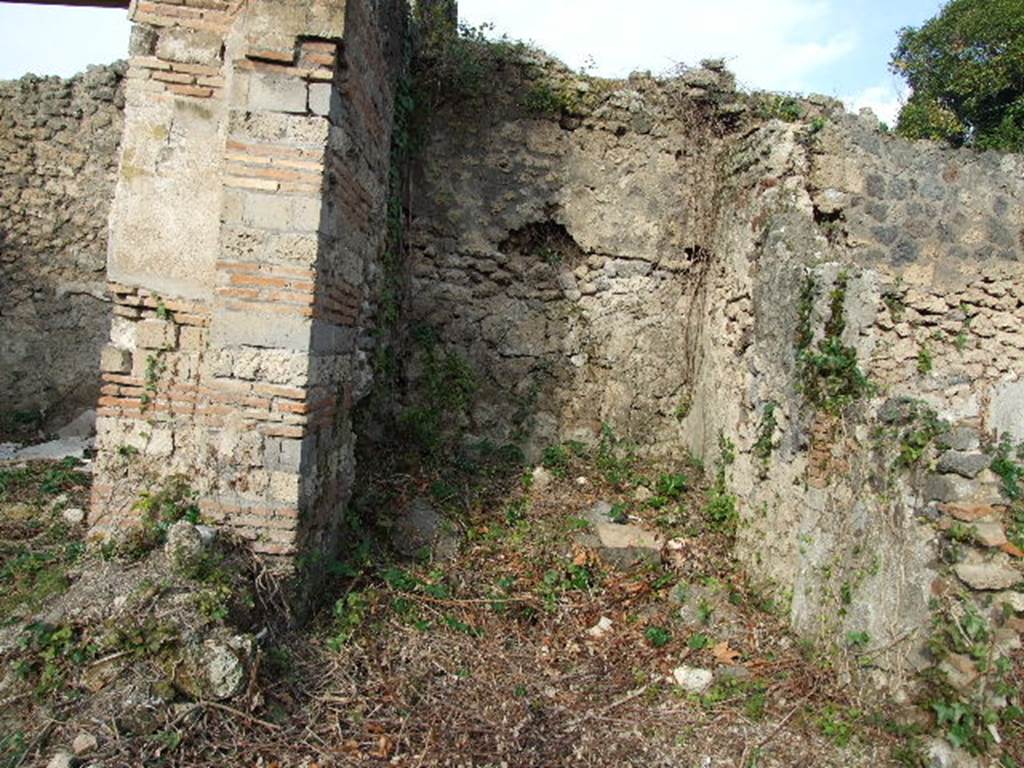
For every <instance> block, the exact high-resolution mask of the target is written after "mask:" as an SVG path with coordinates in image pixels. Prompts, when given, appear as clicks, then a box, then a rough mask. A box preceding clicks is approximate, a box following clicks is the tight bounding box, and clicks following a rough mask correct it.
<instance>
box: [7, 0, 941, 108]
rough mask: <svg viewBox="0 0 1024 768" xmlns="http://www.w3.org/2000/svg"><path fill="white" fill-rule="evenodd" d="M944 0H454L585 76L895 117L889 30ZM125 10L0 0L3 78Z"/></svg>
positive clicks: (114, 40) (42, 65)
mask: <svg viewBox="0 0 1024 768" xmlns="http://www.w3.org/2000/svg"><path fill="white" fill-rule="evenodd" d="M942 4H943V3H942V0H715V1H714V2H708V0H629V2H622V0H460V3H459V6H460V12H461V15H462V18H463V19H464V20H465V21H466V22H468V23H470V24H473V25H479V24H481V23H484V22H491V23H493V24H494V25H495V28H496V29H495V32H496V33H499V34H500V33H505V34H508V35H509V36H511V37H514V38H518V39H523V40H528V41H532V42H535V43H537V44H539V45H540V46H541V47H543V48H545V49H546V50H548V51H550V52H551V53H553V54H555V55H557V56H559V57H560V58H562V59H563V60H565V61H566V62H567V63H568V64H570V65H571V66H574V67H581V66H584V65H585V64H588V63H591V64H593V65H594V66H593V67H592V69H591V71H592V72H593V73H594V74H599V75H609V76H618V75H625V74H628V73H629V72H630V71H631V70H634V69H641V70H651V71H653V72H656V73H657V72H664V71H666V70H668V69H669V68H671V67H672V65H673V64H675V63H690V64H692V63H696V62H698V61H699V60H700V59H702V58H707V57H723V58H725V59H726V60H727V61H728V63H729V66H730V68H731V69H732V70H733V71H734V72H736V75H737V77H738V79H739V81H740V83H741V84H742V85H744V86H746V87H748V88H764V89H770V90H781V91H794V92H804V93H809V92H817V93H824V94H826V95H829V96H836V97H838V98H842V99H844V100H845V101H847V103H848V105H849V106H851V107H860V106H871V107H872V108H873V109H875V111H876V112H878V113H879V115H880V116H881V117H882V118H883V119H886V120H890V121H891V120H892V118H893V116H894V114H895V111H896V110H897V109H898V106H899V98H900V89H899V81H898V80H897V79H896V78H895V77H894V76H893V75H891V74H890V73H889V72H888V70H887V64H888V61H889V53H890V52H891V51H892V48H893V46H894V45H895V42H896V32H897V30H898V29H899V28H900V27H902V26H905V25H917V24H920V23H921V22H922V21H924V20H925V19H927V18H930V17H931V16H933V15H935V13H936V12H937V11H938V10H939V8H940V7H941V6H942ZM127 41H128V24H127V21H126V20H125V12H124V11H118V10H99V9H92V8H64V7H59V6H58V7H39V6H24V5H18V4H11V3H0V79H9V78H14V77H19V76H21V75H22V74H25V73H26V72H34V73H36V74H58V75H63V76H67V75H70V74H73V73H74V72H77V71H79V70H81V69H83V68H84V67H85V66H86V65H87V64H94V63H104V62H109V61H113V60H114V59H117V58H120V57H123V56H124V55H125V54H126V50H127Z"/></svg>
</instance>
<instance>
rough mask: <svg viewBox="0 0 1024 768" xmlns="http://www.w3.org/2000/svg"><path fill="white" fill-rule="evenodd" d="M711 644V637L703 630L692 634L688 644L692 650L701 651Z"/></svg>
mask: <svg viewBox="0 0 1024 768" xmlns="http://www.w3.org/2000/svg"><path fill="white" fill-rule="evenodd" d="M709 645H711V638H710V637H708V636H707V635H705V634H704V633H703V632H697V633H696V634H694V635H691V636H690V639H689V641H688V642H687V646H688V647H689V648H690V650H692V651H700V650H703V649H705V648H707V647H708V646H709Z"/></svg>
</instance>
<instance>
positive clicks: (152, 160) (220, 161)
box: [90, 0, 401, 572]
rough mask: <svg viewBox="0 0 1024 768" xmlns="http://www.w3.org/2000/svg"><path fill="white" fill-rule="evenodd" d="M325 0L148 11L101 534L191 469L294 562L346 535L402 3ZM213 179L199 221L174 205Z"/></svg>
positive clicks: (115, 273) (124, 163)
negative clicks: (389, 48) (327, 0)
mask: <svg viewBox="0 0 1024 768" xmlns="http://www.w3.org/2000/svg"><path fill="white" fill-rule="evenodd" d="M390 6H394V7H390ZM325 9H326V10H325ZM325 9H319V10H318V9H317V8H311V7H310V6H309V5H308V4H306V3H297V2H296V3H282V2H275V3H266V2H253V3H248V4H241V3H223V2H215V1H213V0H211V1H210V2H200V3H189V4H188V5H187V6H182V5H181V4H180V3H173V2H149V3H146V2H142V3H138V4H137V5H136V6H135V7H134V11H133V14H134V15H133V17H132V20H133V22H134V32H133V45H132V50H133V55H132V58H131V61H130V66H129V70H128V75H127V83H128V94H127V103H128V106H127V120H126V125H127V127H126V134H125V139H124V142H123V145H122V156H121V163H120V178H119V184H118V189H117V192H116V195H115V203H114V213H113V215H112V217H111V227H112V233H113V241H114V243H115V244H114V246H113V247H112V249H111V261H110V268H109V274H110V278H111V283H110V285H109V290H110V295H111V297H112V301H113V305H114V310H113V311H114V321H113V323H114V325H113V329H112V333H111V336H110V343H109V344H108V345H107V347H106V348H105V349H104V350H103V353H102V359H103V367H104V372H103V386H102V392H101V396H100V399H99V412H98V415H99V423H98V432H99V437H98V439H99V448H100V453H99V458H98V462H97V464H98V471H97V482H96V484H95V487H94V499H93V506H92V513H91V517H90V522H91V524H92V526H93V530H94V532H95V533H96V534H107V533H111V532H114V531H116V530H117V529H119V528H121V527H123V526H124V525H128V524H130V522H131V520H132V519H133V518H134V517H135V515H136V514H137V512H136V511H135V509H134V500H135V499H136V498H137V496H138V493H139V492H140V491H141V490H144V489H145V488H149V487H153V486H154V485H156V484H158V483H159V481H160V478H161V477H164V476H167V475H170V474H184V475H187V476H188V477H189V479H190V482H191V483H192V484H193V486H194V487H195V488H196V490H197V491H198V492H199V494H200V507H201V510H202V512H203V514H204V515H205V516H207V517H209V518H210V519H211V520H214V521H216V522H218V523H219V524H220V525H222V526H224V527H225V528H227V529H230V530H232V531H234V532H235V533H237V534H238V535H239V536H241V537H243V538H245V539H248V540H249V541H250V542H251V545H252V548H253V550H254V551H255V552H257V553H259V554H262V555H266V556H270V557H272V558H274V560H275V561H276V562H277V563H278V564H279V566H280V567H281V568H282V569H283V570H284V571H287V572H295V571H296V569H297V568H298V567H299V566H300V565H301V559H300V558H299V555H306V556H311V557H312V556H314V555H315V554H316V553H318V552H319V553H324V554H327V553H330V552H333V551H334V549H335V548H336V546H337V535H338V525H339V521H340V519H341V517H342V509H343V507H344V505H345V504H346V503H347V501H348V497H349V494H350V492H351V481H352V478H353V476H354V467H353V463H354V458H353V451H352V448H353V444H354V438H353V436H352V430H351V421H350V418H349V411H350V409H351V407H352V405H353V402H354V399H355V398H356V397H357V396H359V395H360V393H357V392H355V391H354V384H355V381H356V380H357V378H358V379H359V380H365V379H366V372H365V370H361V369H360V366H362V367H363V368H365V362H364V357H365V355H363V354H362V351H361V350H359V349H357V340H358V339H359V338H360V329H362V328H364V327H366V325H367V323H368V322H370V318H371V317H372V314H373V311H374V301H373V296H372V291H371V290H370V286H369V284H368V282H367V276H368V275H372V274H374V273H375V271H376V267H375V264H374V260H375V259H376V258H378V256H379V253H380V248H381V243H382V238H383V226H382V222H383V218H384V209H385V206H386V199H387V171H388V168H389V157H388V150H389V147H390V138H389V132H390V121H391V112H392V106H391V91H392V87H393V86H392V83H393V80H394V77H395V76H396V75H397V69H395V68H394V67H392V66H385V65H384V63H383V61H384V59H383V52H382V49H383V48H384V46H385V45H393V40H392V39H391V37H388V35H391V36H394V35H395V34H398V33H400V29H401V25H400V24H396V23H395V20H396V19H400V18H401V14H400V11H401V6H400V4H399V3H397V2H396V3H392V4H390V5H389V4H388V3H373V4H371V3H368V2H365V0H350V2H348V3H337V2H336V3H331V4H329V9H327V6H325ZM338 11H344V13H340V12H338ZM389 14H390V15H389ZM368 62H370V63H372V64H373V66H370V65H369V64H368ZM368 94H372V96H368ZM176 136H177V137H178V139H177V140H176V139H175V137H176ZM154 140H155V141H156V143H158V144H159V143H164V148H163V149H162V150H161V154H160V155H159V156H158V155H157V154H155V153H154V152H153V146H152V145H153V143H154ZM340 147H344V148H345V150H344V151H342V150H340V149H336V148H340ZM214 149H216V151H215V152H214V151H213V150H214ZM333 189H339V190H340V189H346V190H352V189H354V190H358V196H359V200H360V204H359V205H358V206H347V205H346V202H345V200H344V199H340V200H335V199H333V198H332V197H330V196H327V195H325V192H326V191H328V190H333ZM211 190H212V192H211ZM197 193H198V194H201V195H202V196H203V197H202V200H201V201H198V202H197V204H196V206H195V207H194V208H193V209H191V210H189V215H188V216H186V217H183V216H180V215H178V212H177V211H176V210H174V209H172V208H173V207H174V206H175V204H176V201H177V200H180V199H184V198H185V197H187V196H188V195H190V194H197ZM352 229H357V230H358V231H359V232H360V233H363V234H362V236H361V237H353V236H352V235H351V234H350V232H351V231H352ZM366 233H369V234H366ZM175 243H179V244H183V245H184V249H181V250H179V251H177V252H174V253H171V252H170V251H169V250H168V246H169V245H171V244H175ZM129 250H130V252H129ZM165 255H166V257H165ZM207 276H208V279H207ZM364 390H365V387H364ZM313 559H315V557H314V558H313Z"/></svg>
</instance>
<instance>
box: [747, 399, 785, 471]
mask: <svg viewBox="0 0 1024 768" xmlns="http://www.w3.org/2000/svg"><path fill="white" fill-rule="evenodd" d="M777 408H778V405H777V404H776V403H773V402H769V403H765V405H764V409H763V410H762V411H761V423H760V424H759V425H758V427H757V440H756V441H755V442H754V448H753V450H754V456H756V457H757V458H758V459H760V460H761V461H762V462H766V461H768V459H770V458H771V456H772V451H774V450H775V430H776V429H777V428H778V426H779V422H778V419H776V418H775V410H776V409H777Z"/></svg>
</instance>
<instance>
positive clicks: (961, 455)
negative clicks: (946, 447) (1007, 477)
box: [935, 451, 992, 480]
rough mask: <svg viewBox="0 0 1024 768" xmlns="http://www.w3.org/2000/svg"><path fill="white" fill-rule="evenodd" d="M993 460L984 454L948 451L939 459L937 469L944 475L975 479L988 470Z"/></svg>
mask: <svg viewBox="0 0 1024 768" xmlns="http://www.w3.org/2000/svg"><path fill="white" fill-rule="evenodd" d="M991 463H992V459H991V458H989V457H988V456H986V455H985V454H984V453H968V452H966V451H947V452H946V453H944V454H942V456H940V457H939V462H938V464H936V465H935V469H936V470H938V471H939V472H942V473H943V474H954V475H960V477H965V478H967V479H971V480H972V479H974V478H975V477H977V476H978V475H979V474H980V473H981V471H982V470H984V469H987V468H988V465H989V464H991Z"/></svg>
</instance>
